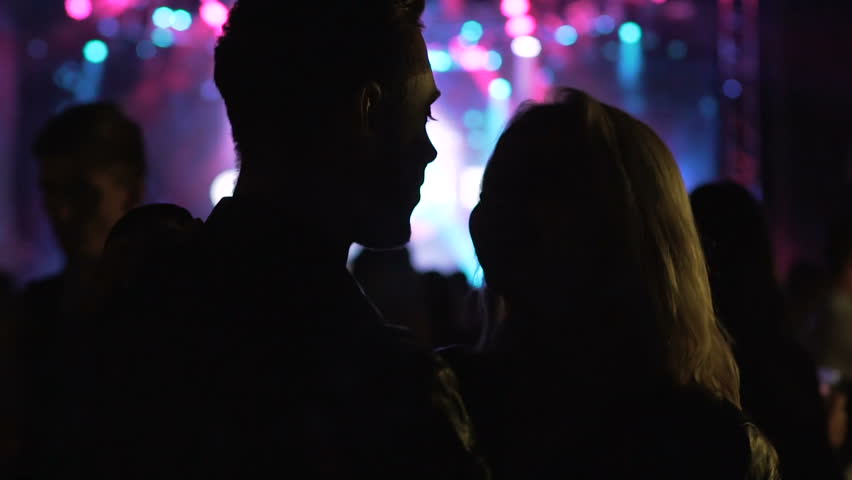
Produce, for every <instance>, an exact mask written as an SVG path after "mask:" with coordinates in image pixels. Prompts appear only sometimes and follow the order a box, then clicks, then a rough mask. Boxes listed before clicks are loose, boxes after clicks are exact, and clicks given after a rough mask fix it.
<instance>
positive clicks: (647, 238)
mask: <svg viewBox="0 0 852 480" xmlns="http://www.w3.org/2000/svg"><path fill="white" fill-rule="evenodd" d="M471 234H472V236H473V239H474V244H475V246H476V251H477V255H478V256H479V259H480V262H481V263H482V266H483V269H484V271H485V278H486V281H487V283H488V285H489V287H490V288H492V289H494V291H496V293H498V294H499V295H501V296H502V297H503V298H504V299H505V302H506V307H507V309H508V312H509V317H508V318H509V320H508V321H507V325H506V326H505V328H506V329H507V336H511V337H512V341H516V340H517V339H525V338H526V339H529V340H530V341H534V342H537V343H538V344H539V345H540V348H545V349H546V348H547V346H546V345H547V340H546V339H553V340H554V341H555V342H554V343H559V342H561V343H565V342H566V341H570V342H571V345H570V348H567V349H560V348H559V347H560V345H555V344H552V346H553V347H554V348H555V349H557V350H563V351H575V352H576V351H579V352H580V353H579V355H587V354H592V355H593V356H598V357H602V358H603V359H604V360H605V361H608V362H611V364H612V365H611V366H612V367H613V368H617V367H621V368H623V369H624V371H627V366H626V365H625V364H624V362H625V361H627V362H631V368H633V367H634V366H638V365H640V364H641V365H644V367H647V368H651V369H664V370H665V371H666V372H668V374H669V375H670V376H671V378H672V380H674V381H675V382H676V383H678V384H689V383H698V384H700V385H704V386H706V387H707V388H708V389H709V390H711V391H714V392H717V393H720V394H722V395H724V396H725V397H726V398H728V399H730V400H732V401H734V402H735V403H736V402H737V401H738V379H737V370H736V365H735V363H734V361H733V358H732V356H731V353H730V349H729V347H728V345H727V343H726V341H725V338H724V336H723V334H722V332H721V331H720V329H719V327H718V326H717V323H716V320H715V317H714V315H713V308H712V302H711V299H710V291H709V286H708V281H707V272H706V268H705V266H704V256H703V254H702V251H701V246H700V243H699V240H698V236H697V234H696V231H695V225H694V222H693V218H692V213H691V210H690V206H689V200H688V197H687V193H686V189H685V187H684V185H683V181H682V179H681V176H680V172H679V170H678V167H677V164H676V163H675V161H674V158H673V156H672V154H671V152H670V151H669V150H668V148H667V147H666V146H665V144H664V143H663V142H662V140H660V138H659V137H658V136H657V135H656V134H655V133H654V132H653V131H652V130H651V129H650V128H649V127H648V126H647V125H645V124H643V123H642V122H640V121H638V120H636V119H634V118H632V117H630V116H629V115H627V114H626V113H624V112H622V111H621V110H618V109H616V108H613V107H611V106H608V105H604V104H602V103H600V102H598V101H596V100H595V99H593V98H591V97H590V96H588V95H587V94H585V93H582V92H579V91H576V90H564V91H562V92H560V94H559V96H558V97H557V99H556V101H554V102H552V103H548V104H540V105H530V106H527V107H525V108H523V109H522V110H521V112H520V113H519V114H518V115H517V116H516V117H515V118H514V120H513V121H512V122H511V124H510V126H509V127H508V129H507V130H506V132H505V133H504V134H503V136H502V137H501V138H500V141H499V142H498V144H497V148H496V150H495V152H494V154H493V156H492V158H491V160H490V162H489V164H488V167H487V168H486V171H485V175H484V177H483V182H482V195H481V199H480V204H479V205H478V206H477V208H476V209H475V210H474V212H473V214H472V215H471ZM519 312H520V313H519ZM513 313H519V315H517V316H514V315H513ZM538 313H541V315H539V314H538ZM553 313H556V315H553ZM513 317H517V318H518V321H517V322H513V320H512V318H513ZM517 341H525V340H517Z"/></svg>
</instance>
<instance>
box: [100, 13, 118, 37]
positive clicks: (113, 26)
mask: <svg viewBox="0 0 852 480" xmlns="http://www.w3.org/2000/svg"><path fill="white" fill-rule="evenodd" d="M119 30H121V24H119V23H118V20H117V19H115V18H112V17H109V18H104V19H102V20H101V21H100V22H98V32H100V34H101V35H103V36H105V37H107V38H112V37H114V36H116V35H117V34H118V31H119Z"/></svg>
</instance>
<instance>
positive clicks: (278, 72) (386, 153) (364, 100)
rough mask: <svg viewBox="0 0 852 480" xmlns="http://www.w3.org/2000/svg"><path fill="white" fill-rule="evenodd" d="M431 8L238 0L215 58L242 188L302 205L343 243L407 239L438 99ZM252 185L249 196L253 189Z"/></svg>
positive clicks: (373, 0) (429, 154) (420, 1)
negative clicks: (428, 32) (428, 25)
mask: <svg viewBox="0 0 852 480" xmlns="http://www.w3.org/2000/svg"><path fill="white" fill-rule="evenodd" d="M423 8H424V0H369V1H354V0H329V1H326V2H278V1H275V2H272V1H268V0H240V1H238V2H237V4H236V5H235V7H234V9H233V10H232V11H231V16H230V19H229V21H228V24H227V25H226V26H225V35H224V36H223V37H222V39H221V40H220V42H219V45H218V46H217V49H216V73H215V77H216V83H217V85H218V87H219V90H220V91H221V93H222V97H223V98H224V100H225V104H226V106H227V109H228V116H229V117H230V119H231V125H232V127H233V135H234V140H235V142H236V145H237V150H238V152H239V155H240V161H241V178H240V181H239V183H238V186H237V193H238V194H239V192H240V191H241V190H243V191H248V190H255V191H257V190H263V191H264V192H263V193H265V194H267V197H268V198H281V196H282V193H281V192H286V193H285V195H286V196H285V198H286V201H288V202H292V201H293V200H297V199H299V198H302V199H304V200H303V202H301V205H305V206H304V207H300V208H303V209H304V210H305V211H304V212H302V213H304V214H305V215H306V216H311V215H314V216H318V217H321V218H323V219H324V220H325V221H329V222H333V223H334V224H335V225H336V226H337V227H336V229H337V230H339V232H338V233H339V234H340V235H342V236H345V237H346V238H345V239H346V240H347V241H354V242H358V243H362V244H364V245H366V246H369V247H390V246H396V245H399V244H402V243H405V242H406V241H408V238H409V236H410V225H409V218H410V215H411V211H412V210H413V208H414V206H415V205H416V204H417V202H418V201H419V189H420V186H421V184H422V182H423V174H424V169H425V166H426V164H427V163H429V162H430V161H432V160H433V159H434V158H435V156H436V152H435V149H434V147H433V146H432V144H431V142H430V141H429V138H428V136H427V134H426V129H425V123H426V121H427V119H428V118H429V114H430V105H431V104H432V102H434V101H435V100H436V99H437V96H438V91H437V89H436V87H435V82H434V78H433V76H432V71H431V69H430V67H429V61H428V57H427V55H426V46H425V43H424V41H423V37H422V35H421V33H420V29H421V25H420V16H421V14H422V12H423ZM247 185H253V187H247Z"/></svg>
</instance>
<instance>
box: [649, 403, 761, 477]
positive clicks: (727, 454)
mask: <svg viewBox="0 0 852 480" xmlns="http://www.w3.org/2000/svg"><path fill="white" fill-rule="evenodd" d="M660 400H661V401H660V402H658V404H657V405H656V407H655V408H653V414H652V415H650V416H648V417H646V418H645V419H644V420H643V421H640V422H639V423H640V425H641V427H640V429H641V432H642V433H641V434H640V436H639V439H640V440H642V441H643V442H644V445H646V448H649V449H651V451H650V452H647V454H646V455H645V456H644V457H645V458H648V459H654V458H656V459H658V460H660V462H659V464H665V465H667V467H666V468H667V469H670V472H668V473H670V474H671V475H660V477H661V478H670V477H671V478H678V477H680V478H694V479H706V480H722V479H728V478H746V479H749V480H775V479H777V457H776V455H775V450H774V449H773V448H772V446H771V444H770V443H769V442H768V441H767V440H766V438H765V437H764V436H763V435H762V434H761V433H760V431H759V430H758V429H757V428H756V427H755V426H754V425H753V424H751V423H750V422H749V420H748V418H747V417H746V416H745V415H744V414H743V413H742V411H740V409H739V408H737V407H736V406H735V405H733V404H732V403H730V402H729V401H727V400H724V399H722V398H719V397H717V396H715V395H712V394H710V393H709V392H705V391H703V390H701V389H697V388H679V389H674V390H672V391H669V392H665V393H664V394H662V395H661V398H660Z"/></svg>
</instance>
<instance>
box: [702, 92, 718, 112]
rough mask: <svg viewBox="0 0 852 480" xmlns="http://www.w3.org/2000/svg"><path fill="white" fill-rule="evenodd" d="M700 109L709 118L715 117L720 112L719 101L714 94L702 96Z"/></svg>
mask: <svg viewBox="0 0 852 480" xmlns="http://www.w3.org/2000/svg"><path fill="white" fill-rule="evenodd" d="M698 111H699V112H701V115H702V116H704V117H707V118H713V117H715V116H716V114H718V113H719V101H718V100H716V97H714V96H712V95H706V96H704V97H701V99H700V100H699V101H698Z"/></svg>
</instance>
